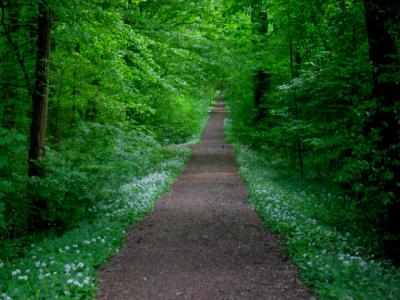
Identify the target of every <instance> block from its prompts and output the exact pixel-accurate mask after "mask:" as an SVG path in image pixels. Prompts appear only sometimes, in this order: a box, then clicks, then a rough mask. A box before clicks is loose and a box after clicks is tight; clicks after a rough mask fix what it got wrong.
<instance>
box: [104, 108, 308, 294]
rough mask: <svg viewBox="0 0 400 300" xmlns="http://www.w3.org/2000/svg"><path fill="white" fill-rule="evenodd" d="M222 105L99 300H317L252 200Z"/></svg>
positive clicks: (109, 275) (114, 267)
mask: <svg viewBox="0 0 400 300" xmlns="http://www.w3.org/2000/svg"><path fill="white" fill-rule="evenodd" d="M224 118H225V111H224V108H223V104H222V103H220V102H219V103H218V104H217V106H216V107H215V110H214V112H213V114H212V116H211V118H210V120H209V123H208V126H207V128H206V131H205V133H204V135H203V137H202V140H201V143H200V144H199V145H197V146H196V147H195V148H194V150H193V155H192V157H191V159H190V161H189V164H188V166H187V168H186V170H185V171H184V172H183V174H182V175H181V176H180V177H179V178H178V180H177V181H176V182H175V183H174V185H173V186H172V190H171V191H170V192H168V193H166V194H165V195H164V197H163V198H162V199H160V200H159V201H158V202H157V205H156V207H155V209H154V210H153V212H152V213H150V214H149V215H148V216H147V217H145V218H144V220H143V221H142V222H141V223H140V224H139V225H138V226H136V227H135V228H134V229H133V230H132V231H131V232H129V233H128V235H127V238H126V242H125V245H124V246H123V248H122V249H121V251H120V252H119V254H117V255H116V256H114V257H113V258H112V259H111V261H110V262H109V263H108V265H106V266H105V267H104V268H103V269H102V270H101V272H100V280H99V284H100V292H99V293H98V295H97V299H99V300H100V299H118V300H121V299H313V298H314V297H313V296H312V294H311V292H310V290H309V289H308V288H307V287H305V286H304V285H302V284H301V283H300V282H299V281H298V272H297V269H296V268H295V267H294V266H293V265H291V264H290V263H289V262H288V259H287V256H286V255H285V254H284V253H283V252H282V250H281V247H280V240H279V238H278V237H277V236H275V235H273V234H272V233H271V232H270V231H269V230H267V229H265V228H264V227H263V225H262V223H261V221H260V220H259V218H258V216H257V215H256V213H255V212H254V211H253V208H252V207H251V205H250V204H249V202H248V200H247V193H246V188H245V186H244V185H243V183H242V180H241V178H240V176H239V173H238V170H237V167H236V164H235V160H234V154H233V151H232V149H231V147H230V146H229V144H227V143H226V142H225V141H224V133H223V123H224Z"/></svg>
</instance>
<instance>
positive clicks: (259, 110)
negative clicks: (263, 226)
mask: <svg viewBox="0 0 400 300" xmlns="http://www.w3.org/2000/svg"><path fill="white" fill-rule="evenodd" d="M369 2H371V3H372V2H374V1H369ZM241 5H242V6H241V7H242V8H243V5H244V4H243V3H242V4H241ZM247 5H250V4H247ZM396 5H397V4H396ZM396 5H394V4H393V7H392V6H391V9H392V11H389V12H387V11H383V12H382V13H387V14H388V16H389V17H390V16H393V14H392V12H393V11H395V9H396V8H398V6H396ZM260 7H263V9H264V10H265V11H266V12H265V14H266V15H267V20H265V16H264V19H262V18H261V17H262V16H261V15H260V13H259V9H260ZM246 9H247V8H243V9H242V10H241V11H242V13H243V14H245V13H246ZM385 9H386V8H385ZM388 9H389V8H388ZM239 11H240V10H239ZM375 11H376V10H375ZM250 14H251V17H252V18H251V22H252V23H251V24H252V28H253V29H252V31H251V32H252V39H251V41H250V40H248V45H249V44H250V45H251V44H252V50H250V51H252V53H253V59H248V60H242V61H241V66H240V68H239V69H240V72H239V71H238V72H237V75H235V76H232V78H231V81H230V84H228V85H227V86H226V89H225V91H224V94H225V97H226V100H227V101H229V107H230V109H231V119H232V130H233V131H234V135H235V136H236V138H238V139H239V140H240V141H241V142H244V143H246V144H247V145H250V146H252V147H255V148H256V149H260V150H262V151H264V152H266V153H268V155H269V157H270V158H271V160H274V161H276V162H277V164H276V167H278V168H279V169H281V170H285V171H286V172H287V174H288V175H291V176H296V177H303V178H305V179H307V180H310V181H312V182H319V183H322V184H324V185H326V186H330V187H331V188H332V189H333V190H340V191H341V193H343V194H344V195H345V198H346V199H348V201H351V202H352V205H353V206H354V207H356V210H357V212H354V213H355V214H356V215H358V214H363V215H364V222H366V223H367V224H368V225H365V224H361V225H360V227H362V228H365V227H368V226H369V225H372V226H373V227H374V228H375V229H376V230H379V231H380V232H381V234H380V236H379V237H377V239H378V240H379V242H380V243H381V245H382V246H384V245H385V243H386V240H387V239H388V240H392V241H393V242H394V243H396V242H395V241H397V245H399V243H398V242H399V241H400V235H399V233H400V232H399V228H400V227H399V223H398V221H396V220H398V218H397V217H395V216H394V214H393V213H391V211H396V210H398V207H399V201H398V199H399V188H398V177H397V176H396V174H397V173H398V172H396V171H395V170H397V169H398V153H400V152H399V151H398V150H399V142H398V139H397V137H398V136H399V135H398V124H399V123H398V114H397V106H398V105H397V103H398V101H397V100H398V99H397V98H398V94H396V91H398V88H397V87H389V86H388V84H389V85H390V84H393V80H392V79H389V78H397V76H398V74H399V70H398V69H395V68H393V63H387V64H386V65H385V66H382V69H383V70H386V71H385V72H383V73H382V74H383V76H380V77H379V78H377V79H375V81H374V77H375V75H374V74H375V73H376V72H374V70H375V71H376V69H377V67H376V66H374V68H375V69H373V68H372V63H373V62H371V60H370V55H369V49H370V43H371V41H370V40H369V38H370V37H369V35H368V32H367V28H366V11H365V8H364V3H363V1H322V2H321V1H317V0H316V1H307V2H304V1H303V2H299V1H280V0H269V1H262V0H260V1H253V2H252V6H251V5H250ZM372 19H373V17H372ZM392 21H393V20H392ZM392 21H388V22H387V24H386V23H385V25H384V26H383V25H382V26H383V27H382V28H384V27H385V26H386V28H389V27H387V26H390V25H389V24H390V23H391V22H392ZM260 22H261V23H262V22H267V23H268V32H261V31H260ZM385 22H386V21H385ZM397 29H398V28H397ZM389 31H390V35H393V36H397V34H398V33H396V32H397V31H396V29H394V28H393V27H391V26H390V30H389ZM387 42H388V41H387ZM387 42H385V43H387ZM389 42H390V41H389ZM382 48H385V45H384V44H383V45H382ZM389 48H390V47H389ZM385 49H387V48H385ZM375 51H376V50H375ZM397 54H398V51H397ZM395 56H396V55H394V53H387V55H386V57H387V58H388V59H389V58H390V59H389V60H390V62H394V61H398V58H397V60H396V57H395ZM388 70H389V71H388ZM260 71H262V72H264V73H266V74H268V75H269V76H270V82H269V84H268V86H267V84H265V85H266V86H265V87H264V88H265V90H262V88H261V97H260V99H257V97H258V96H257V95H258V94H259V93H260V88H259V86H257V84H256V80H255V78H256V77H255V75H256V74H257V73H258V72H260ZM389 74H390V75H389ZM379 82H380V83H382V86H381V87H380V88H379V91H381V92H382V91H386V94H387V95H386V98H385V97H383V96H381V97H375V96H374V93H376V85H377V84H378V83H379ZM257 89H259V90H257ZM389 91H392V92H389ZM382 93H384V92H382ZM382 97H383V98H382ZM384 98H385V99H384ZM257 102H260V103H257ZM383 107H385V108H383ZM260 115H261V116H262V117H261V118H257V117H258V116H260ZM396 120H397V121H396ZM389 127H390V128H391V129H390V130H389V129H388V128H389ZM338 209H339V210H340V209H343V208H340V207H338ZM356 215H355V216H354V219H356V218H357V216H356ZM391 247H392V246H389V247H386V248H387V250H389V251H394V252H398V250H394V249H398V248H393V250H391V249H390V248H391ZM397 247H398V246H397ZM396 257H397V259H398V256H396V255H394V258H396Z"/></svg>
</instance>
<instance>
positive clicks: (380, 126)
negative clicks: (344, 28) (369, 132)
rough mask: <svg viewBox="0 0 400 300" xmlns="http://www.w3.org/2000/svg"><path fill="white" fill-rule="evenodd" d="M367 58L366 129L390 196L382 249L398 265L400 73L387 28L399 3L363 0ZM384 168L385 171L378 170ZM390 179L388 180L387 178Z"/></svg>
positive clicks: (399, 11) (393, 23)
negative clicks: (375, 136) (369, 113)
mask: <svg viewBox="0 0 400 300" xmlns="http://www.w3.org/2000/svg"><path fill="white" fill-rule="evenodd" d="M364 5H365V13H366V26H367V33H368V42H369V46H370V48H369V57H370V60H371V62H372V66H373V83H374V87H373V95H372V96H373V97H374V99H375V101H376V107H377V109H376V113H375V115H374V118H373V120H372V124H371V125H370V127H371V129H375V130H378V131H379V132H380V138H379V140H377V141H374V142H375V143H374V147H375V148H376V149H377V150H378V152H379V153H382V154H383V155H382V156H383V158H382V161H379V162H376V164H377V165H376V166H374V167H376V169H378V170H379V169H381V170H380V172H390V174H392V175H391V176H389V177H386V178H385V179H384V182H383V183H384V192H385V193H387V194H391V195H392V199H391V202H390V204H389V206H388V207H387V219H386V222H385V223H386V224H384V225H385V226H386V230H387V231H388V232H389V233H390V234H391V236H392V237H394V238H393V239H391V241H389V243H388V244H387V245H386V246H387V247H386V248H387V251H388V254H389V255H390V256H392V258H394V259H396V260H397V261H398V262H400V219H399V217H398V216H399V213H400V186H399V182H400V173H399V171H398V166H397V164H398V162H399V161H400V151H399V147H400V124H399V122H398V120H399V118H400V116H399V112H398V111H397V110H396V107H395V106H396V102H398V101H400V85H399V82H398V81H397V80H398V79H396V77H397V78H398V75H397V76H393V75H396V74H399V72H400V60H399V56H398V49H397V48H396V40H395V38H394V36H393V35H392V32H391V30H392V29H393V28H390V27H391V26H392V27H393V26H398V22H399V19H400V2H399V1H398V0H364ZM382 166H384V168H385V170H382ZM390 177H391V178H390Z"/></svg>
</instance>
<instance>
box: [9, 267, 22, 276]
mask: <svg viewBox="0 0 400 300" xmlns="http://www.w3.org/2000/svg"><path fill="white" fill-rule="evenodd" d="M19 274H21V270H20V269H16V270H14V271H12V272H11V275H12V276H17V275H19Z"/></svg>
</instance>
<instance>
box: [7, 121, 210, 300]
mask: <svg viewBox="0 0 400 300" xmlns="http://www.w3.org/2000/svg"><path fill="white" fill-rule="evenodd" d="M205 121H206V119H204V120H202V125H205V123H206V122H205ZM105 130H106V132H109V131H110V133H109V134H108V135H107V136H108V137H109V138H108V140H107V142H106V144H104V146H103V145H102V144H100V145H98V144H96V143H103V141H102V139H99V138H98V137H97V135H98V134H95V133H97V132H99V133H100V135H104V131H105ZM87 132H88V134H90V135H93V134H95V135H94V136H93V138H92V139H87V138H86V139H85V140H84V141H83V140H78V141H75V140H73V141H69V142H67V144H66V146H65V147H64V148H65V149H66V150H65V151H64V152H63V153H64V154H63V157H62V159H60V158H58V157H57V156H52V154H51V152H50V155H49V159H50V160H53V161H52V164H51V165H52V166H54V165H57V164H58V165H60V166H58V165H57V167H56V172H53V173H52V177H51V179H52V181H51V182H50V183H49V184H48V186H47V185H46V186H45V189H44V190H45V191H49V190H52V185H53V186H55V188H54V187H53V190H54V191H52V194H50V195H51V197H57V195H58V193H60V192H59V190H61V191H62V190H63V188H64V185H65V184H68V183H65V182H66V180H67V179H68V177H67V176H69V174H71V169H72V167H70V166H69V165H70V164H66V163H65V162H64V161H65V157H66V156H67V157H68V155H69V154H70V157H69V161H73V162H74V165H76V166H79V165H80V169H79V171H74V172H81V173H82V174H84V176H80V177H77V178H78V179H82V180H85V181H84V183H82V182H79V180H76V179H75V178H72V180H71V184H74V183H75V184H77V185H78V186H74V188H75V189H76V190H77V191H81V192H80V194H81V195H82V194H85V193H87V192H91V193H92V194H93V199H95V200H96V201H94V202H93V203H94V204H93V205H92V206H90V207H89V208H88V213H89V215H85V214H83V216H89V217H84V218H81V219H80V220H77V221H74V222H73V224H72V226H71V227H70V229H69V230H68V231H66V232H65V233H64V234H62V235H61V236H58V237H57V236H54V235H53V236H43V235H40V236H39V235H38V236H28V237H25V238H22V239H19V240H16V241H11V242H6V243H2V246H3V250H4V249H5V250H6V251H5V252H6V253H1V254H0V299H2V300H11V299H14V300H15V299H24V300H28V299H92V298H94V296H95V294H96V291H97V289H98V285H97V280H98V278H97V272H96V269H98V268H99V267H100V266H102V265H104V264H105V263H106V262H107V261H108V259H109V258H110V257H111V256H112V255H115V254H116V253H118V251H119V249H120V247H121V245H122V242H123V238H124V236H125V232H126V231H127V230H129V229H130V228H132V227H133V226H134V225H135V224H137V223H138V222H139V221H140V220H141V219H142V218H143V217H144V216H145V215H146V213H148V212H149V211H150V210H151V209H152V208H153V206H154V203H155V201H156V199H158V198H159V197H160V196H161V195H162V194H163V193H164V192H165V191H167V190H168V189H169V188H170V186H171V184H172V183H173V181H174V180H175V179H176V177H177V176H178V174H179V173H180V172H181V171H182V169H183V168H184V166H185V163H186V161H187V158H188V156H189V154H190V149H191V147H192V145H193V144H195V143H197V142H198V137H199V136H200V132H198V133H196V135H195V136H194V139H193V140H192V141H191V142H189V143H186V144H179V145H167V146H161V145H160V144H159V143H156V142H155V141H154V140H152V139H151V138H150V137H148V136H145V135H143V134H141V133H140V132H139V133H136V132H132V131H130V132H128V133H129V134H128V133H127V132H126V131H121V130H119V129H118V128H103V127H100V128H95V129H92V128H90V129H88V130H87ZM111 137H112V139H111ZM96 141H100V142H96ZM84 143H85V144H84ZM87 144H89V146H88V145H87ZM71 145H72V146H73V147H71ZM76 145H82V148H83V150H85V149H90V145H91V146H92V148H93V149H92V150H90V151H86V150H85V151H86V152H84V153H83V152H81V153H82V154H81V155H79V153H76V150H72V151H70V150H69V149H75V148H76ZM83 150H82V151H83ZM78 152H79V151H78ZM82 155H84V156H82ZM96 156H97V157H96ZM104 158H106V159H107V160H105V159H104ZM76 161H77V162H76ZM99 162H101V163H99ZM65 165H67V167H64V166H65ZM93 168H95V169H93ZM97 169H99V170H97ZM66 178H67V179H66ZM63 184H64V185H63ZM71 184H69V185H68V186H66V188H68V189H71ZM82 185H83V187H82ZM60 186H61V188H60ZM78 189H81V190H78ZM88 189H90V191H87V190H88ZM77 193H78V192H77ZM62 195H64V193H62ZM78 196H79V195H78ZM66 200H67V201H68V199H66ZM78 204H79V203H78ZM27 242H29V244H27Z"/></svg>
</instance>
